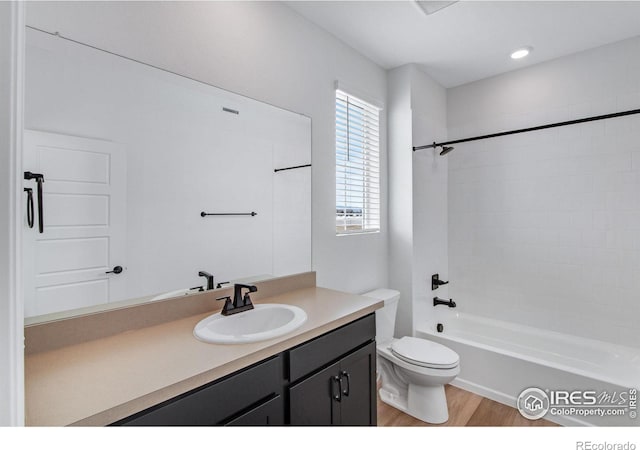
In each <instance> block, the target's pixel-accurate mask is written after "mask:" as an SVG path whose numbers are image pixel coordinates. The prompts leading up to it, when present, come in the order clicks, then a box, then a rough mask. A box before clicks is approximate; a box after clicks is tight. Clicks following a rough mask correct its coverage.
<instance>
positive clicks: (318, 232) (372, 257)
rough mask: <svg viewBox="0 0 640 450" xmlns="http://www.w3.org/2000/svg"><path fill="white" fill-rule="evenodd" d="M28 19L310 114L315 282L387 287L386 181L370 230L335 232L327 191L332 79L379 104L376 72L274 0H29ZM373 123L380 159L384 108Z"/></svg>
mask: <svg viewBox="0 0 640 450" xmlns="http://www.w3.org/2000/svg"><path fill="white" fill-rule="evenodd" d="M27 23H28V24H29V25H32V26H35V27H38V28H42V29H45V30H49V31H59V32H60V33H61V34H63V35H65V36H67V37H70V38H73V39H76V40H79V41H82V42H86V43H89V44H92V45H95V46H97V47H100V48H104V49H107V50H110V51H113V52H116V53H119V54H123V55H125V56H128V57H131V58H135V59H138V60H141V61H144V62H147V63H150V64H153V65H156V66H159V67H162V68H166V69H168V70H172V71H175V72H178V73H181V74H184V75H187V76H191V77H193V78H196V79H199V80H202V81H206V82H208V83H211V84H214V85H216V86H219V87H222V88H224V89H228V90H231V91H234V92H237V93H239V94H242V95H246V96H249V97H252V98H255V99H258V100H261V101H265V102H268V103H271V104H274V105H276V106H280V107H283V108H286V109H290V110H292V111H296V112H299V113H302V114H305V115H307V116H309V117H311V118H312V127H313V131H312V149H313V160H312V163H313V170H312V180H313V181H312V182H313V188H312V191H313V202H312V205H313V211H312V214H313V239H312V240H313V247H312V248H313V251H312V253H313V268H314V269H315V270H316V271H317V272H318V284H319V285H322V286H327V287H332V288H336V289H342V290H345V291H350V292H362V291H365V290H367V289H372V288H376V287H381V286H385V285H386V284H387V268H388V263H387V232H386V231H385V230H386V227H384V224H386V220H387V217H386V210H385V205H386V197H385V195H384V193H385V192H386V184H385V183H383V186H382V188H383V211H382V212H383V214H382V223H383V227H384V229H385V230H383V231H382V232H381V233H378V234H371V235H363V236H347V237H336V236H335V194H334V191H335V150H334V149H335V134H334V114H335V112H334V111H335V97H334V81H335V80H340V81H341V82H343V83H344V84H346V85H349V86H354V87H356V88H357V89H358V92H359V93H361V92H364V93H367V94H368V95H370V96H371V98H372V99H382V100H383V101H384V99H385V97H386V73H385V71H384V70H383V69H381V68H380V67H378V66H377V65H375V64H374V63H372V62H371V61H369V60H368V59H366V58H365V57H363V56H361V55H360V54H358V53H357V52H355V51H354V50H352V49H351V48H350V47H348V46H346V45H345V44H343V43H342V42H340V41H338V40H337V39H336V38H334V37H333V36H331V35H330V34H328V33H327V32H325V31H323V30H321V29H320V28H318V27H317V26H315V25H313V24H311V23H310V22H309V21H307V20H306V19H304V18H302V17H301V16H299V15H298V14H297V13H295V12H294V11H292V10H291V9H289V8H288V7H286V6H285V5H282V4H280V3H272V2H201V3H199V2H194V3H191V2H189V3H181V2H148V3H147V2H140V3H130V2H113V3H111V2H105V3H98V2H86V3H84V2H70V3H58V2H56V3H47V2H43V3H29V4H28V5H27ZM365 100H366V98H365ZM380 120H381V124H382V136H381V142H382V148H381V153H382V158H381V159H382V161H385V160H386V145H385V143H386V126H385V125H386V111H385V110H383V112H382V115H381V118H380ZM385 171H386V167H383V173H385Z"/></svg>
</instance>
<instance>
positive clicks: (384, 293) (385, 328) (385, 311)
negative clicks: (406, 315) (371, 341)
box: [362, 289, 400, 343]
mask: <svg viewBox="0 0 640 450" xmlns="http://www.w3.org/2000/svg"><path fill="white" fill-rule="evenodd" d="M362 295H364V296H365V297H371V298H375V299H377V300H384V306H383V307H382V308H380V309H379V310H377V311H376V341H378V343H381V342H388V341H390V340H391V339H393V331H394V329H395V327H396V312H397V311H398V300H400V292H398V291H394V290H393V289H376V290H375V291H371V292H367V293H365V294H362Z"/></svg>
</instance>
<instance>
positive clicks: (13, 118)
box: [0, 2, 24, 426]
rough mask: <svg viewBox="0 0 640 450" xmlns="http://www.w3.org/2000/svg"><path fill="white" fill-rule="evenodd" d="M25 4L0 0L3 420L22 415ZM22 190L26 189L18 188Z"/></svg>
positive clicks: (0, 366)
mask: <svg viewBox="0 0 640 450" xmlns="http://www.w3.org/2000/svg"><path fill="white" fill-rule="evenodd" d="M22 20H23V16H22V7H21V6H20V5H19V4H18V3H13V2H0V149H1V150H0V211H2V213H0V426H8V425H21V424H22V423H23V422H24V419H23V381H22V373H23V369H22V364H23V363H22V361H23V354H22V351H21V349H22V307H21V304H20V303H21V302H19V301H18V298H19V293H20V289H19V279H18V276H17V275H18V274H17V273H16V270H15V266H16V262H17V261H16V259H15V258H16V257H17V252H16V249H17V248H19V245H20V242H19V241H17V240H16V238H15V227H16V223H17V219H16V217H15V206H16V194H17V193H16V187H17V186H18V183H19V180H17V179H16V175H17V173H16V172H17V170H16V169H17V168H19V166H18V163H17V161H16V158H15V155H17V154H18V152H17V150H15V149H16V146H18V145H19V140H20V137H19V136H20V134H19V132H18V130H19V127H20V126H22V122H21V117H20V114H21V103H22V91H21V88H22V82H21V80H20V77H21V75H22V68H21V65H22V55H21V54H20V53H19V52H17V49H18V48H20V47H21V46H22V45H23V32H22ZM19 194H21V193H19Z"/></svg>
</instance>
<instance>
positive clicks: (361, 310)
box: [25, 287, 383, 426]
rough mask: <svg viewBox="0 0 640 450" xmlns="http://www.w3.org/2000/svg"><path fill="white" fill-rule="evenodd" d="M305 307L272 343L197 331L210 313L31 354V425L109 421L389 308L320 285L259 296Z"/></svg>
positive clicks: (28, 363)
mask: <svg viewBox="0 0 640 450" xmlns="http://www.w3.org/2000/svg"><path fill="white" fill-rule="evenodd" d="M255 303H256V304H260V303H285V304H291V305H296V306H299V307H301V308H302V309H304V310H305V311H306V313H307V316H308V319H307V321H306V322H305V324H304V325H303V326H302V327H300V328H299V329H297V330H296V331H294V332H292V333H289V334H287V335H284V336H281V337H279V338H274V339H271V340H268V341H263V342H256V343H251V344H241V345H216V344H207V343H204V342H200V341H198V340H197V339H196V338H195V337H194V336H193V328H194V327H195V325H196V324H197V323H198V322H199V321H200V320H201V319H203V318H204V317H207V316H208V315H211V314H212V313H213V312H214V310H212V311H211V312H208V313H206V314H198V315H194V316H191V317H187V318H183V319H179V320H175V321H171V322H167V323H163V324H159V325H154V326H150V327H146V328H141V329H137V330H133V331H127V332H124V333H120V334H116V335H113V336H109V337H105V338H102V339H96V340H93V341H89V342H83V343H80V344H75V345H69V346H66V347H63V348H60V349H56V350H51V351H45V352H41V353H35V354H31V355H27V356H26V357H25V388H26V389H25V390H26V424H27V425H28V426H61V425H93V426H100V425H107V424H109V423H112V422H114V421H116V420H119V419H122V418H124V417H127V416H129V415H131V414H134V413H136V412H139V411H142V410H144V409H146V408H148V407H150V406H153V405H155V404H158V403H160V402H163V401H165V400H168V399H170V398H172V397H175V396H176V395H180V394H182V393H184V392H187V391H189V390H191V389H194V388H196V387H199V386H201V385H203V384H205V383H208V382H210V381H213V380H216V379H218V378H221V377H223V376H225V375H228V374H230V373H233V372H235V371H236V370H239V369H241V368H243V367H246V366H248V365H251V364H253V363H256V362H258V361H261V360H263V359H265V358H268V357H270V356H272V355H275V354H278V353H280V352H282V351H284V350H286V349H288V348H290V347H293V346H295V345H298V344H300V343H302V342H305V341H308V340H309V339H313V338H314V337H317V336H319V335H321V334H323V333H326V332H327V331H330V330H332V329H334V328H337V327H339V326H342V325H345V324H347V323H349V322H351V321H353V320H355V319H358V318H360V317H363V316H365V315H367V314H369V313H372V312H374V311H375V310H376V309H378V308H381V307H382V305H383V303H382V301H379V300H376V299H372V298H368V297H362V296H360V295H353V294H346V293H343V292H338V291H333V290H330V289H324V288H318V287H312V288H306V289H299V290H295V291H291V292H288V293H285V294H281V295H276V296H273V297H270V298H264V299H262V300H259V301H255Z"/></svg>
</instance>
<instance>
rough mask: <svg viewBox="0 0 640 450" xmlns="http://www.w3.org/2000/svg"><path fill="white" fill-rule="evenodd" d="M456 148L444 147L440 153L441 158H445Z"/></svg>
mask: <svg viewBox="0 0 640 450" xmlns="http://www.w3.org/2000/svg"><path fill="white" fill-rule="evenodd" d="M454 148H455V147H447V146H446V145H443V146H442V151H441V152H440V156H444V155H446V154H447V153H449V152H450V151H451V150H453V149H454Z"/></svg>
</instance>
